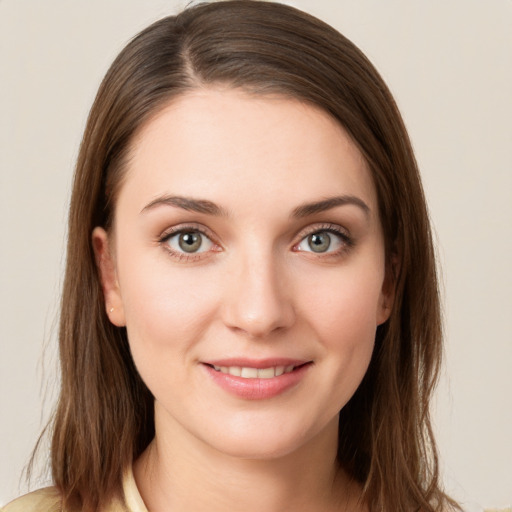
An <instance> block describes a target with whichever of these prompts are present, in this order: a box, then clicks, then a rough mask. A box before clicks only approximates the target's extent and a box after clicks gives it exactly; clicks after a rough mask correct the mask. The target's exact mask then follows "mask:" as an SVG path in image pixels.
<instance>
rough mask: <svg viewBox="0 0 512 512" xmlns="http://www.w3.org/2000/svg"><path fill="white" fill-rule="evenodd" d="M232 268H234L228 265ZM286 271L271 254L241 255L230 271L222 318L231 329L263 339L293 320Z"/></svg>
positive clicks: (286, 326) (289, 325)
mask: <svg viewBox="0 0 512 512" xmlns="http://www.w3.org/2000/svg"><path fill="white" fill-rule="evenodd" d="M231 270H233V268H231ZM286 274H287V273H286V270H285V269H284V268H283V266H282V265H279V264H278V263H277V262H276V261H274V258H272V257H271V256H265V255H263V254H261V253H260V254H258V255H255V256H248V257H244V258H240V261H238V263H237V265H236V270H235V271H234V272H230V276H229V281H230V286H228V287H226V288H227V290H228V291H227V294H226V296H225V300H224V305H223V320H224V323H225V325H226V326H228V327H229V328H230V329H232V330H235V331H238V332H239V333H242V334H244V335H246V336H248V337H250V338H259V339H263V338H266V337H268V336H269V335H271V334H273V333H275V332H276V331H283V330H285V329H287V328H289V327H291V326H292V325H293V323H294V322H295V311H294V307H293V301H292V297H291V288H290V287H289V286H288V284H290V283H288V282H287V276H286Z"/></svg>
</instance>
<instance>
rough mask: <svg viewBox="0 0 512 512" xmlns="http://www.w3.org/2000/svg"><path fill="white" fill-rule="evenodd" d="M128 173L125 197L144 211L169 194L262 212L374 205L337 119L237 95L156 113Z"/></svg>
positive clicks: (277, 99) (218, 94)
mask: <svg viewBox="0 0 512 512" xmlns="http://www.w3.org/2000/svg"><path fill="white" fill-rule="evenodd" d="M126 172H127V174H126V176H125V179H124V184H123V186H122V188H121V196H123V195H124V196H126V195H127V193H128V194H129V196H130V198H129V199H130V201H131V202H132V203H134V204H135V203H139V204H140V206H141V207H143V205H142V203H143V202H144V201H146V202H147V201H149V200H151V199H152V198H154V197H155V196H157V195H161V194H164V193H167V194H176V193H179V194H180V195H187V196H197V197H205V198H208V199H214V200H215V201H216V202H218V201H220V202H222V201H229V202H231V203H236V201H235V199H236V198H239V199H240V201H241V202H242V204H243V202H244V201H247V200H249V199H250V200H251V201H252V202H255V201H259V202H260V203H261V205H262V207H263V206H264V205H265V204H266V205H269V206H270V205H271V206H272V207H276V204H277V205H278V204H280V203H282V202H289V203H290V204H291V203H293V202H295V203H300V202H304V201H307V200H310V199H311V197H312V196H315V198H322V197H327V196H330V195H333V194H334V193H344V194H353V195H361V196H364V200H365V201H366V202H368V203H370V204H373V203H375V191H374V185H373V181H372V178H371V175H370V172H369V170H368V168H367V165H366V162H365V160H364V158H363V156H362V155H361V153H360V151H359V150H358V148H357V146H356V145H355V143H354V142H353V141H352V140H351V138H350V137H349V136H348V135H347V133H346V132H345V130H344V129H343V127H342V126H341V124H340V123H339V122H337V121H336V120H335V119H334V118H333V117H332V116H330V115H329V114H328V113H326V112H324V111H323V110H321V109H320V108H318V107H315V106H313V105H310V104H307V103H304V102H301V101H299V100H296V99H290V98H286V97H282V96H255V95H250V94H248V93H246V92H243V91H240V90H233V89H200V90H196V91H192V92H190V93H187V94H185V95H182V96H180V97H178V98H176V99H174V100H173V101H172V102H171V103H169V104H168V105H167V106H166V107H165V108H163V109H161V110H160V111H159V112H157V113H156V115H154V116H153V117H152V118H151V119H150V120H149V121H148V122H147V123H146V124H145V125H144V126H143V127H142V128H141V129H140V130H139V132H138V134H137V135H136V137H135V138H134V140H133V142H132V144H131V151H130V158H129V160H128V165H127V170H126ZM123 189H126V192H123ZM248 191H250V194H248V193H247V192H248ZM119 201H122V197H120V198H119ZM272 201H274V202H272ZM276 201H277V203H276ZM233 206H234V205H233Z"/></svg>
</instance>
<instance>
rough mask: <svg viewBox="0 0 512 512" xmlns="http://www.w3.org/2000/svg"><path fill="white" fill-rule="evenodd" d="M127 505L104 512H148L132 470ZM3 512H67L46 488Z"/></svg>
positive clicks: (127, 482) (126, 490)
mask: <svg viewBox="0 0 512 512" xmlns="http://www.w3.org/2000/svg"><path fill="white" fill-rule="evenodd" d="M123 493H124V501H125V503H121V502H119V501H117V500H116V501H115V502H112V503H110V504H109V505H108V506H107V508H105V509H104V510H102V512H148V509H147V508H146V505H144V502H143V501H142V497H141V495H140V493H139V490H138V489H137V484H136V483H135V479H134V478H133V473H132V471H131V468H130V470H129V471H127V473H126V474H125V476H124V479H123ZM1 512H65V511H63V510H62V509H61V505H60V495H59V492H58V491H57V490H56V489H55V487H46V488H44V489H39V490H38V491H34V492H31V493H29V494H26V495H25V496H21V497H20V498H18V499H16V500H14V501H12V502H11V503H9V504H8V505H6V506H5V507H4V508H2V510H1ZM482 512H512V508H506V509H487V510H485V511H482Z"/></svg>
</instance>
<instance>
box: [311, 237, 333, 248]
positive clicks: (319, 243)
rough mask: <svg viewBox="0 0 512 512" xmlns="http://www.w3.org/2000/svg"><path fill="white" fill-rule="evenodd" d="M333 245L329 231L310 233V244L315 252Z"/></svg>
mask: <svg viewBox="0 0 512 512" xmlns="http://www.w3.org/2000/svg"><path fill="white" fill-rule="evenodd" d="M330 245H331V237H330V236H329V235H328V234H327V233H313V234H312V235H309V246H310V247H311V250H312V251H313V252H325V251H327V249H329V246H330Z"/></svg>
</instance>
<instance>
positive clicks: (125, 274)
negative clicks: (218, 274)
mask: <svg viewBox="0 0 512 512" xmlns="http://www.w3.org/2000/svg"><path fill="white" fill-rule="evenodd" d="M134 262H136V265H135V264H133V263H134ZM118 269H119V283H120V289H121V296H122V301H123V307H124V310H125V318H126V328H127V333H128V339H129V342H130V347H131V350H132V354H133V357H134V360H135V362H136V364H137V365H138V366H139V365H141V364H144V365H150V364H153V365H156V364H159V363H160V361H163V360H165V361H166V365H168V364H171V363H175V362H176V361H178V360H180V359H182V356H183V357H185V355H187V357H191V353H190V349H191V347H193V345H194V343H196V341H197V340H198V339H200V335H201V332H202V330H203V329H204V325H205V324H206V323H207V322H208V320H209V319H210V318H211V317H212V315H214V312H215V310H216V307H217V305H216V303H215V294H214V290H213V288H214V287H213V283H211V280H208V279H205V277H204V276H202V275H201V274H202V273H201V271H200V270H199V269H192V271H191V272H183V270H182V269H176V268H173V266H172V265H171V264H169V262H168V261H167V258H166V255H165V253H163V254H162V255H160V256H159V257H158V258H156V260H155V259H154V258H153V259H151V260H150V259H149V258H145V257H144V254H141V255H139V256H137V255H135V254H133V253H132V254H131V257H130V259H127V260H126V261H120V262H119V265H118Z"/></svg>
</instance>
